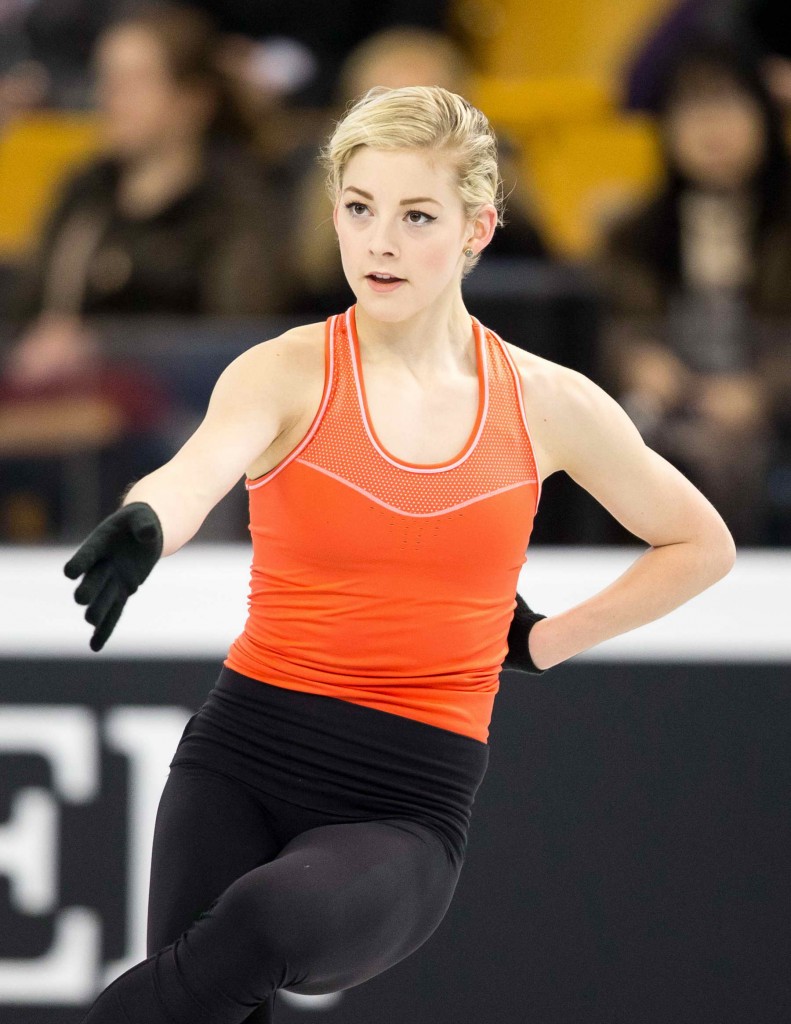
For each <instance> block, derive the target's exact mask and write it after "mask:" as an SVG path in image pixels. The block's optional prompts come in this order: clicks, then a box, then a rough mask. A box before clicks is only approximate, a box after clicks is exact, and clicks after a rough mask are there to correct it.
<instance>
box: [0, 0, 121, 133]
mask: <svg viewBox="0 0 791 1024" xmlns="http://www.w3.org/2000/svg"><path fill="white" fill-rule="evenodd" d="M124 3H125V0H2V2H0V125H2V121H3V119H4V116H5V117H7V116H9V115H11V114H13V113H14V112H19V111H24V110H25V109H27V108H29V107H31V106H37V105H45V106H47V107H59V108H62V109H69V110H73V109H83V108H86V107H90V106H91V105H92V95H91V93H92V87H91V69H90V63H91V53H92V51H93V48H94V45H95V43H96V40H97V38H98V36H99V33H100V32H102V31H103V30H104V28H106V26H107V25H108V23H109V22H110V21H111V20H112V19H113V17H114V16H115V14H116V13H117V12H119V11H120V10H121V8H122V7H123V6H124ZM126 6H129V4H128V3H126Z"/></svg>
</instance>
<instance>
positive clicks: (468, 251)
mask: <svg viewBox="0 0 791 1024" xmlns="http://www.w3.org/2000/svg"><path fill="white" fill-rule="evenodd" d="M464 255H465V256H466V257H467V259H470V257H471V256H474V255H475V253H474V252H473V251H472V249H465V250H464Z"/></svg>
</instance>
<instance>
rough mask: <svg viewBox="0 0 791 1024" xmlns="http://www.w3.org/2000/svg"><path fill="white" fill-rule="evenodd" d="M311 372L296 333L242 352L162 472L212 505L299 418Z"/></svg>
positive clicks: (291, 332)
mask: <svg viewBox="0 0 791 1024" xmlns="http://www.w3.org/2000/svg"><path fill="white" fill-rule="evenodd" d="M300 330H302V329H300ZM315 348H316V346H315V344H314V345H312V349H314V350H315ZM313 362H315V359H314V360H313ZM311 372H313V366H312V365H311V359H310V354H309V353H308V358H306V352H305V346H304V344H302V338H301V337H300V336H299V331H289V332H287V333H286V334H285V335H283V336H281V337H279V338H275V339H273V340H272V341H267V342H263V343H262V344H260V345H256V346H254V347H253V348H251V349H248V350H247V351H246V352H244V353H242V355H240V356H239V357H238V358H236V359H234V360H233V362H232V363H230V364H229V365H228V366H227V367H226V368H225V370H224V371H223V372H222V374H221V375H220V377H219V378H218V380H217V383H216V384H215V386H214V390H213V391H212V395H211V399H210V400H209V404H208V408H207V410H206V414H205V416H204V418H203V420H202V422H201V423H200V425H199V426H198V428H197V429H196V430H195V432H194V433H193V434H192V436H191V437H190V438H189V439H188V440H187V441H186V443H185V444H184V445H183V446H182V448H181V449H180V450H179V451H178V452H177V453H176V455H174V456H173V458H172V459H171V460H170V462H169V463H167V464H166V466H165V467H163V469H164V470H166V471H168V473H169V474H172V475H174V476H175V477H177V478H178V479H179V481H184V483H185V484H187V482H189V487H190V488H191V489H192V490H193V491H198V492H199V493H200V496H201V497H202V498H203V499H204V500H205V501H206V502H207V503H208V504H209V505H214V504H216V502H218V501H219V500H220V499H221V498H222V497H223V496H224V495H225V494H226V493H227V492H228V491H229V490H230V489H231V487H232V486H233V485H234V484H235V483H236V482H237V481H238V480H239V478H240V477H241V476H242V475H243V474H244V472H245V470H246V468H247V467H248V466H249V465H250V464H251V463H252V462H254V461H255V459H256V458H257V457H258V456H259V455H260V454H261V453H262V452H264V451H266V449H267V448H268V447H269V446H270V445H271V444H272V442H273V441H274V440H275V439H276V438H277V437H278V436H279V435H280V433H281V432H282V431H283V430H284V429H285V428H286V427H287V426H288V425H289V424H290V423H291V422H293V420H294V419H296V418H298V417H299V416H300V415H301V412H302V404H304V400H305V399H304V396H305V394H306V393H307V392H308V391H309V389H308V388H307V387H306V380H305V377H306V375H308V374H310V373H311Z"/></svg>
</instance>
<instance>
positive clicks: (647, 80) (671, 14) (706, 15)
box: [624, 0, 791, 119]
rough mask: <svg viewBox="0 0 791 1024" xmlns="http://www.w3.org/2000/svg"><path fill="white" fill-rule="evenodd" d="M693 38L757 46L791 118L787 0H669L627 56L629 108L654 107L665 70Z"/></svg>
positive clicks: (767, 76) (762, 66)
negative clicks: (668, 4)
mask: <svg viewBox="0 0 791 1024" xmlns="http://www.w3.org/2000/svg"><path fill="white" fill-rule="evenodd" d="M690 38H706V39H712V40H719V41H720V42H721V43H727V44H729V45H731V46H740V47H744V46H749V47H750V48H751V49H753V50H754V52H755V56H756V59H757V61H758V66H759V68H760V70H761V73H762V75H763V78H764V81H765V83H766V85H767V88H768V90H769V92H770V94H771V95H772V97H773V98H774V100H775V102H776V103H778V104H779V106H780V107H781V109H782V110H783V112H784V115H785V117H786V118H787V119H791V19H789V17H788V5H787V3H785V2H784V0H680V2H678V3H675V4H673V5H671V6H670V8H669V9H668V10H667V11H666V12H664V13H663V16H662V17H661V18H660V20H659V22H658V23H657V25H656V26H655V27H654V28H653V30H652V31H651V32H650V33H649V34H648V36H647V37H646V38H645V39H644V40H643V42H642V43H641V45H640V47H639V49H638V51H637V52H636V53H635V54H634V56H633V57H632V59H631V60H630V62H629V67H628V68H627V72H626V82H625V95H624V105H625V106H626V108H627V109H629V110H649V111H650V110H654V109H655V107H656V102H657V93H658V91H659V89H660V87H661V81H662V78H663V74H664V71H665V69H666V67H667V65H668V64H669V63H671V62H672V61H673V60H675V57H676V55H677V54H678V52H679V51H680V50H682V49H683V48H684V46H685V45H686V41H687V40H688V39H690Z"/></svg>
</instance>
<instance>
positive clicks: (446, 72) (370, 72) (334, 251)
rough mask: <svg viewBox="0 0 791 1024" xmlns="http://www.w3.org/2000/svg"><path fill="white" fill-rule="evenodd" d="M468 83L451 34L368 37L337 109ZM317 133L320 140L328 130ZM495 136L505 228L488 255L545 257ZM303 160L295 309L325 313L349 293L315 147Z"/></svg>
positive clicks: (506, 151)
mask: <svg viewBox="0 0 791 1024" xmlns="http://www.w3.org/2000/svg"><path fill="white" fill-rule="evenodd" d="M470 78H471V68H470V65H469V62H468V61H467V59H466V57H465V55H464V53H463V51H462V50H461V49H460V48H459V47H458V46H457V45H456V44H455V43H454V42H453V40H452V39H451V38H450V37H449V36H447V35H443V34H442V33H439V32H435V31H431V30H429V29H422V28H416V27H413V26H398V27H395V28H390V29H385V30H384V31H382V32H378V33H376V34H374V35H372V36H371V37H369V38H368V39H366V40H365V41H364V42H362V43H361V44H360V45H359V46H358V47H357V48H356V49H355V50H353V51H352V53H351V54H350V55H349V57H348V58H347V60H346V62H345V64H344V66H343V68H342V70H341V74H340V79H339V93H338V106H339V107H340V108H344V107H345V106H346V105H347V104H349V103H350V102H352V101H353V100H355V99H357V98H358V97H360V96H362V95H364V94H365V93H366V92H367V91H368V90H369V89H371V88H373V87H375V86H384V87H386V88H391V89H396V88H400V87H402V86H406V85H441V86H442V87H443V88H446V89H449V90H451V91H452V92H458V93H461V94H462V95H469V87H470ZM325 129H327V130H328V129H329V125H325ZM321 134H322V136H324V135H326V130H325V131H322V133H321ZM498 136H499V138H500V165H501V167H500V170H501V173H502V175H503V180H504V188H505V193H506V195H507V197H508V203H507V208H506V218H505V219H506V225H505V227H504V228H501V229H499V230H498V231H497V232H496V234H495V237H494V239H493V241H492V243H491V245H490V246H489V247H488V248H487V255H488V256H497V255H508V256H522V257H525V258H529V259H547V258H549V246H548V245H547V243H546V241H545V240H544V238H543V237H542V234H541V231H540V229H539V228H538V226H537V225H536V223H535V221H534V217H533V212H532V208H531V196H530V193H529V190H528V189H527V188H526V187H525V184H524V175H522V174H520V173H519V170H518V168H517V154H516V152H515V150H514V149H513V148H512V147H510V146H509V145H508V142H507V139H506V138H505V136H504V135H503V133H502V132H498ZM303 163H304V168H303V170H302V173H301V181H300V183H299V185H298V187H297V190H296V195H295V201H294V205H295V210H294V216H295V220H294V225H295V231H294V239H293V244H292V249H293V252H294V259H295V264H294V269H295V277H296V279H297V281H298V283H299V294H300V305H301V306H302V307H303V308H304V307H306V306H307V307H310V308H313V309H317V310H321V311H322V312H323V311H331V310H333V309H337V308H340V307H342V306H344V305H348V304H349V302H351V301H353V295H352V293H351V291H350V290H349V288H348V285H347V284H346V281H345V278H344V276H343V270H342V267H341V261H340V257H339V255H338V244H337V240H336V237H335V229H334V227H333V223H332V204H331V201H330V199H329V197H328V195H327V192H326V188H325V182H324V178H325V175H324V171H323V170H322V168H321V167H320V166H319V164H318V162H317V161H316V151H315V147H311V148H310V150H309V151H306V152H305V154H304V157H303Z"/></svg>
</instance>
